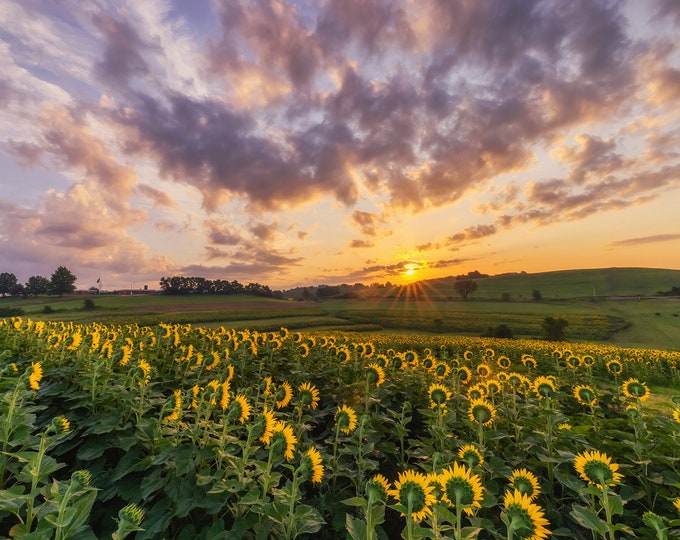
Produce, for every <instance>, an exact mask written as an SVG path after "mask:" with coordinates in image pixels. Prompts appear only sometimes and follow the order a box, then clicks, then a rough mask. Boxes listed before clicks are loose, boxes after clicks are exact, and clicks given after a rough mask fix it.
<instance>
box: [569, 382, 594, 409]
mask: <svg viewBox="0 0 680 540" xmlns="http://www.w3.org/2000/svg"><path fill="white" fill-rule="evenodd" d="M574 397H575V398H576V399H577V401H578V402H579V403H580V404H581V405H591V406H593V405H595V404H596V403H597V397H596V396H595V390H594V389H593V387H592V386H589V385H587V384H580V385H578V386H577V387H575V388H574Z"/></svg>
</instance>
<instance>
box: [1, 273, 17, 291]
mask: <svg viewBox="0 0 680 540" xmlns="http://www.w3.org/2000/svg"><path fill="white" fill-rule="evenodd" d="M16 284H17V277H16V276H15V275H14V274H10V273H9V272H2V273H1V274H0V294H2V296H5V295H6V294H12V291H13V290H14V287H15V286H16Z"/></svg>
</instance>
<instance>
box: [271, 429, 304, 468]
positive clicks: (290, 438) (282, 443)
mask: <svg viewBox="0 0 680 540" xmlns="http://www.w3.org/2000/svg"><path fill="white" fill-rule="evenodd" d="M297 442H298V440H297V437H296V436H295V433H294V432H293V428H292V427H291V426H290V425H288V424H286V423H285V422H281V421H277V422H276V424H275V425H274V429H273V435H272V438H271V451H273V452H280V453H281V454H283V457H285V458H286V459H287V460H288V461H290V460H291V459H293V457H294V455H295V454H294V452H295V445H296V444H297Z"/></svg>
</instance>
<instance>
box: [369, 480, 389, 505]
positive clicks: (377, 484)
mask: <svg viewBox="0 0 680 540" xmlns="http://www.w3.org/2000/svg"><path fill="white" fill-rule="evenodd" d="M389 491H390V483H389V482H388V481H387V478H385V477H384V476H383V475H382V474H376V475H375V476H374V477H373V478H371V479H370V480H369V481H368V482H366V493H367V494H368V496H369V498H370V497H372V498H373V500H375V501H380V502H385V501H386V500H387V496H388V494H389Z"/></svg>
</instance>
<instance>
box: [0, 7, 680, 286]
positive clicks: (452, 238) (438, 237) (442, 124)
mask: <svg viewBox="0 0 680 540" xmlns="http://www.w3.org/2000/svg"><path fill="white" fill-rule="evenodd" d="M679 35H680V1H678V0H631V1H628V2H623V1H622V2H619V1H605V0H581V1H578V0H574V1H571V0H565V1H559V0H546V1H540V0H297V1H294V0H214V1H211V0H174V1H170V0H143V1H140V0H115V1H114V0H110V1H107V0H93V1H85V2H83V1H81V0H3V1H2V2H0V133H1V136H0V272H11V273H14V274H16V276H17V277H18V279H19V282H21V283H25V281H26V280H27V279H28V278H29V277H30V276H33V275H42V276H46V277H49V276H50V275H51V274H52V272H53V271H54V270H55V269H56V268H57V267H58V266H66V267H67V268H69V269H70V270H71V271H72V272H73V273H74V274H75V275H76V276H77V277H78V281H77V282H76V285H77V287H78V288H81V289H86V288H88V287H90V286H94V285H95V284H96V280H97V279H98V278H101V282H102V285H103V287H104V288H122V287H130V286H133V287H135V288H138V287H140V288H141V287H142V286H144V285H148V286H149V287H150V288H157V287H158V281H159V279H160V278H161V277H162V276H166V277H169V276H174V275H183V276H200V277H205V278H209V279H227V280H230V281H231V280H237V281H240V282H242V283H244V284H245V283H249V282H259V283H262V284H267V285H269V286H270V287H272V288H276V289H280V288H288V287H293V286H298V285H317V284H321V283H326V284H335V283H343V282H346V283H355V282H364V283H372V282H385V281H391V282H392V283H404V282H406V281H409V280H414V279H427V278H432V277H443V276H448V275H457V274H462V273H467V272H468V271H471V270H479V271H480V272H484V273H489V274H498V273H503V272H519V271H526V272H541V271H549V270H560V269H572V268H599V267H611V266H619V267H623V266H635V267H657V268H674V269H680V39H678V36H679Z"/></svg>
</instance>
